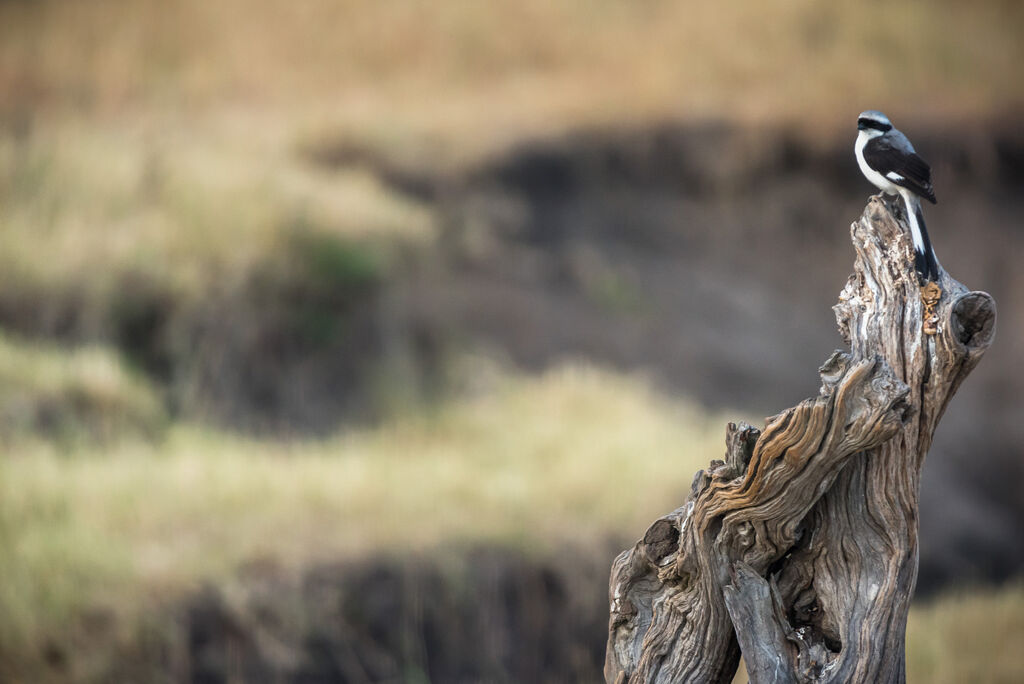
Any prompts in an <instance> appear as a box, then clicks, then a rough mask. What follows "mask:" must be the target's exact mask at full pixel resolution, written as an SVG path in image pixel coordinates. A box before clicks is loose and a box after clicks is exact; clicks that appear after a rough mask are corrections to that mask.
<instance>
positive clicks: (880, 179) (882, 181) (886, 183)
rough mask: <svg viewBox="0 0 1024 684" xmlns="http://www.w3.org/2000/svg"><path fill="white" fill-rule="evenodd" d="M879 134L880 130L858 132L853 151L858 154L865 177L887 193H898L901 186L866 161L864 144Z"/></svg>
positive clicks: (858, 160)
mask: <svg viewBox="0 0 1024 684" xmlns="http://www.w3.org/2000/svg"><path fill="white" fill-rule="evenodd" d="M877 135H881V133H880V132H879V131H871V132H869V131H860V132H859V133H858V134H857V142H855V143H854V145H853V152H854V154H856V155H857V165H858V166H860V171H861V173H863V174H864V177H865V178H867V179H868V180H869V181H871V182H872V183H874V184H875V187H877V188H878V189H879V190H881V191H882V192H884V193H886V194H889V195H896V194H898V193H899V191H900V186H898V185H896V184H895V183H893V182H892V181H890V180H889V179H888V178H886V177H885V176H883V175H882V174H880V173H879V172H878V171H875V170H874V169H873V168H871V167H870V166H868V163H867V162H866V161H864V146H865V145H867V144H868V141H869V140H871V139H872V138H874V137H875V136H877Z"/></svg>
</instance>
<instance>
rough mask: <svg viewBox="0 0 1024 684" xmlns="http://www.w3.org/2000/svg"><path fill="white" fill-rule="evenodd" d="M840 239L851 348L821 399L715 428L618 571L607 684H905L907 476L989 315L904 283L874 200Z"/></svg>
mask: <svg viewBox="0 0 1024 684" xmlns="http://www.w3.org/2000/svg"><path fill="white" fill-rule="evenodd" d="M851 236H852V239H853V245H854V248H855V250H856V252H857V258H856V262H855V264H854V273H853V275H852V276H850V279H849V281H848V282H847V284H846V287H845V288H843V291H842V292H841V293H840V295H839V303H838V304H837V305H836V306H835V307H834V310H835V313H836V319H837V322H838V324H839V330H840V332H841V334H842V335H843V337H844V339H845V340H846V342H847V344H849V345H850V350H849V352H835V353H834V354H833V355H832V356H831V357H830V358H829V359H828V360H827V361H826V362H825V364H824V365H823V366H822V367H821V368H820V369H819V373H820V375H821V381H822V386H821V391H820V393H819V396H818V397H815V398H813V399H808V400H806V401H804V402H802V403H801V404H799V405H798V406H796V407H794V408H791V409H788V410H787V411H784V412H783V413H780V414H779V415H777V416H775V417H773V418H769V419H768V420H767V425H766V427H765V429H764V431H763V432H761V431H759V430H757V429H756V428H753V427H751V426H749V425H743V424H741V425H733V424H730V425H729V426H728V428H727V433H726V456H725V460H722V461H712V462H711V465H710V466H709V467H708V469H706V470H702V471H699V472H698V473H697V474H696V476H695V477H694V481H693V486H692V488H691V492H690V496H689V499H688V500H687V502H686V503H685V504H684V505H683V506H682V507H680V508H679V509H677V510H675V511H673V512H672V513H670V514H668V515H666V516H664V517H662V518H660V519H658V520H656V521H655V522H654V523H653V524H652V525H651V526H650V527H649V528H648V530H647V532H646V534H645V535H644V537H643V538H642V539H641V540H639V541H638V542H637V543H636V545H634V546H633V548H631V549H628V550H626V551H624V552H623V553H622V554H620V555H619V556H618V558H616V559H615V561H614V563H613V565H612V572H611V579H610V582H609V602H610V613H611V615H610V620H609V628H608V632H609V634H608V647H607V652H606V658H605V678H606V680H607V681H608V682H609V683H612V682H615V683H621V682H627V681H628V682H730V681H731V680H732V678H733V676H734V674H735V671H736V668H737V664H738V661H739V658H740V653H741V650H742V654H743V656H744V657H745V661H746V664H747V671H748V674H749V676H750V679H751V681H752V682H753V683H754V684H759V683H760V682H787V683H788V682H793V683H795V682H872V683H875V682H903V681H904V679H905V667H904V634H905V628H906V619H907V611H908V609H909V602H910V597H911V595H912V593H913V589H914V583H915V581H916V578H917V527H918V518H917V510H918V485H919V482H920V474H921V467H922V465H923V462H924V457H925V454H926V453H927V451H928V447H929V446H930V444H931V440H932V434H933V432H934V430H935V428H936V426H937V425H938V421H939V419H940V418H941V416H942V413H943V411H944V410H945V408H946V406H947V404H948V403H949V400H950V399H951V398H952V396H953V394H954V393H955V392H956V390H957V388H958V387H959V386H960V383H961V382H963V380H964V378H966V377H967V375H968V374H969V373H970V372H971V370H972V369H973V368H974V366H975V365H977V363H978V361H979V360H980V359H981V356H982V355H983V354H984V352H985V350H986V349H987V348H988V347H989V345H990V344H991V342H992V337H993V334H994V332H995V303H994V302H993V300H992V298H991V297H990V296H989V295H988V294H986V293H984V292H970V291H968V290H967V288H965V287H964V286H963V285H961V284H960V283H958V282H957V281H955V280H953V279H952V278H951V277H950V276H949V275H948V274H947V273H946V272H945V271H944V270H942V269H941V268H940V278H939V282H938V285H939V289H940V292H936V291H935V290H934V288H930V289H929V290H928V291H922V290H921V289H920V288H919V286H918V282H917V278H916V275H915V273H914V266H913V253H912V248H911V242H910V234H909V228H908V227H907V224H906V217H905V216H904V215H903V213H902V209H901V206H900V204H899V203H898V202H889V201H888V200H886V199H884V198H882V197H874V198H872V199H871V200H870V202H869V203H868V206H867V207H866V209H865V210H864V213H863V215H862V216H861V217H860V219H859V220H858V221H857V222H856V223H854V224H853V226H852V229H851ZM936 297H937V299H936Z"/></svg>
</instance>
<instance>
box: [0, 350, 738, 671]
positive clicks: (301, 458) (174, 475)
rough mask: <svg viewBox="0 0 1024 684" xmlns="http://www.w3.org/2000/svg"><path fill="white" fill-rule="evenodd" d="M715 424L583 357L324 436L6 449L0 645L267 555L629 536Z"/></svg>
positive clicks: (710, 443)
mask: <svg viewBox="0 0 1024 684" xmlns="http://www.w3.org/2000/svg"><path fill="white" fill-rule="evenodd" d="M478 375H479V374H478ZM722 435H723V426H722V421H720V420H717V419H716V420H709V419H708V418H707V417H706V416H705V415H703V414H702V413H700V412H699V411H697V410H695V409H694V408H692V407H690V406H687V405H683V404H677V403H672V402H668V401H665V400H664V399H659V398H657V397H656V396H655V395H653V394H652V393H651V392H650V390H649V389H648V388H647V385H646V383H645V382H643V381H642V380H641V379H639V378H635V377H623V376H618V375H612V374H608V373H604V372H599V371H596V370H593V369H588V368H585V367H577V366H571V367H567V368H563V369H561V370H558V371H553V372H551V373H549V374H547V375H545V376H544V377H542V378H540V379H538V380H530V381H528V380H512V379H508V378H501V379H496V380H495V381H494V385H493V386H492V387H491V389H489V390H488V391H486V392H485V393H484V394H482V395H481V396H479V397H477V398H475V399H467V400H464V401H461V402H458V403H456V404H453V405H450V406H447V407H445V408H442V409H440V410H438V411H437V412H436V413H435V414H433V415H430V416H425V417H424V416H420V417H411V418H408V419H405V420H396V421H395V422H393V423H391V424H388V425H385V426H383V427H381V428H379V429H375V430H371V431H366V432H361V433H355V434H351V435H347V436H344V437H339V438H337V439H333V440H328V441H323V442H308V443H301V444H289V445H275V444H272V443H268V442H254V441H252V440H245V439H237V438H230V437H227V436H224V435H220V434H214V433H211V432H208V431H199V430H193V429H188V428H178V429H174V430H173V431H172V432H171V433H170V435H169V436H168V438H167V439H166V440H165V441H163V442H161V443H159V444H157V445H149V444H146V443H140V442H128V441H126V442H121V443H118V444H116V445H114V446H112V447H111V448H108V449H106V450H105V451H104V452H102V453H99V452H97V453H90V451H89V450H84V451H80V452H76V453H66V452H53V451H51V450H49V449H48V448H47V447H46V446H45V445H40V444H39V443H35V444H31V445H26V446H25V447H23V448H22V449H19V450H12V453H9V454H8V455H7V456H6V457H5V458H4V459H3V460H0V576H3V577H4V582H3V583H0V644H3V649H2V650H3V652H4V653H6V654H7V656H8V657H28V658H30V659H31V658H32V657H34V656H32V654H35V653H38V652H39V649H38V648H37V647H36V646H35V645H37V644H40V643H45V637H46V635H47V634H52V633H54V632H55V631H56V632H58V633H59V632H60V630H62V629H67V627H68V626H69V625H74V624H76V623H75V616H78V615H81V614H83V612H85V613H87V612H88V611H90V610H93V609H96V608H99V609H102V610H106V611H110V612H113V613H114V614H117V615H122V617H127V618H128V623H129V624H130V623H131V620H132V619H133V618H132V617H131V616H132V615H133V614H135V615H138V614H139V613H143V612H145V611H147V610H148V609H150V608H152V607H153V606H154V605H155V604H157V603H159V602H160V601H161V600H166V599H171V598H173V597H174V596H177V595H179V594H180V593H181V592H183V591H187V590H189V589H193V588H195V587H196V586H198V585H199V583H201V582H203V581H207V580H213V581H225V580H227V579H228V578H229V577H231V576H232V574H233V573H234V572H236V571H237V570H238V568H239V566H240V565H242V564H244V563H247V562H251V561H256V560H259V561H270V562H274V563H276V564H278V565H280V566H281V567H284V568H298V567H301V566H302V565H304V564H306V563H309V562H311V561H314V560H327V559H334V558H337V557H343V556H345V555H350V554H358V553H362V552H372V551H379V550H384V549H388V548H394V547H398V546H401V547H403V548H414V549H426V548H431V547H434V546H436V545H438V544H440V543H449V542H456V543H457V542H472V541H497V542H502V543H509V544H512V545H515V546H519V547H524V548H543V547H544V546H545V545H547V544H552V543H557V541H558V540H560V539H561V540H565V539H572V540H573V541H574V542H577V543H587V542H589V541H594V542H597V541H600V540H602V539H604V538H606V535H608V534H609V533H621V534H624V535H629V536H632V535H635V534H637V533H638V532H639V531H641V529H642V527H643V525H644V524H645V523H647V522H649V521H650V519H652V518H653V517H655V516H657V515H659V514H661V513H664V512H666V511H667V510H671V508H672V507H673V506H674V505H675V504H677V503H678V502H680V501H681V500H682V499H683V498H684V497H685V495H686V491H687V490H688V487H689V483H690V480H691V478H692V476H693V473H694V471H695V470H696V469H697V468H698V467H699V466H700V465H701V464H702V463H703V462H704V461H706V460H707V459H709V458H710V457H713V456H717V455H718V453H719V452H720V451H721V450H722V444H721V442H722ZM641 482H643V483H645V487H643V488H641V487H640V486H639V485H640V483H641ZM651 483H654V485H653V489H652V487H651ZM641 491H643V494H642V495H641V494H639V492H641ZM12 654H14V655H12ZM0 660H3V658H2V657H0Z"/></svg>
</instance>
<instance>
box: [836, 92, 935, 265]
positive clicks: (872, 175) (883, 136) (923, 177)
mask: <svg viewBox="0 0 1024 684" xmlns="http://www.w3.org/2000/svg"><path fill="white" fill-rule="evenodd" d="M857 130H858V131H859V132H858V133H857V142H856V143H855V144H854V146H853V150H854V153H855V154H856V155H857V164H859V165H860V170H861V171H862V172H863V173H864V176H865V177H866V178H867V179H868V180H869V181H871V182H872V183H874V184H875V185H876V186H878V189H879V190H881V191H882V192H884V193H886V194H888V195H895V194H899V195H901V196H902V197H903V202H904V203H905V204H906V208H907V221H908V222H909V223H910V232H911V237H912V238H913V239H914V268H915V269H917V273H918V276H919V279H920V280H921V281H922V282H924V281H933V282H934V281H937V280H938V279H939V265H938V264H937V263H936V261H935V252H933V251H932V243H931V240H929V239H928V229H927V228H925V225H924V215H923V214H922V213H921V198H922V197H923V198H925V199H926V200H928V201H929V202H931V203H932V204H935V192H934V191H933V190H932V170H931V167H929V166H928V162H926V161H925V160H923V159H921V158H920V157H919V156H917V153H916V152H914V146H913V145H911V144H910V141H909V140H907V136H905V135H903V134H902V133H901V132H900V131H898V130H897V129H895V128H893V127H892V124H891V123H890V122H889V118H888V117H887V116H886V115H885V114H883V113H882V112H877V111H875V110H873V109H869V110H868V111H866V112H861V113H860V116H858V117H857Z"/></svg>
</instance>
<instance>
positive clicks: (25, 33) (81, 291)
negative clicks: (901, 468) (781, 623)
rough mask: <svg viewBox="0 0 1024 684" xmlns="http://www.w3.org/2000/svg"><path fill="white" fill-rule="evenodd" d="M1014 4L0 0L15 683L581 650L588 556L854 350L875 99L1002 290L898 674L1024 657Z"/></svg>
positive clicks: (595, 576) (462, 664)
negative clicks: (841, 313)
mask: <svg viewBox="0 0 1024 684" xmlns="http://www.w3.org/2000/svg"><path fill="white" fill-rule="evenodd" d="M1022 35H1024V5H1022V4H1021V3H1019V2H1016V1H1015V0H984V1H980V2H974V3H963V2H955V1H953V0H938V1H935V2H924V1H919V2H895V1H889V2H864V3H820V2H813V1H812V0H762V1H761V2H758V3H696V2H663V1H660V0H643V1H641V2H632V3H617V2H609V1H607V0H597V1H595V0H515V1H505V0H501V1H494V2H486V3H483V2H469V1H462V0H439V1H435V2H429V3H428V2H423V1H421V0H382V1H378V2H357V1H355V0H306V1H305V2H302V3H287V2H274V1H272V0H247V1H245V2H242V1H241V0H219V1H218V2H201V1H200V0H178V1H177V2H158V1H157V0H89V1H88V2H82V1H78V2H75V1H72V0H34V1H32V0H4V1H3V2H0V577H2V580H0V680H2V681H5V682H49V681H53V682H57V681H82V682H92V681H96V682H101V681H102V682H106V681H138V682H163V681H194V682H228V681H232V682H236V681H275V682H385V681H386V682H478V681H479V682H518V681H524V682H525V681H536V682H565V681H595V680H598V679H599V678H600V668H601V666H602V663H603V651H604V642H605V638H606V621H607V601H606V595H605V594H606V587H607V572H608V568H609V566H610V563H611V560H612V558H613V557H614V555H615V554H616V553H617V552H618V551H619V550H621V549H622V548H625V547H626V546H627V545H629V544H632V543H633V541H634V540H635V539H636V538H637V537H638V536H639V535H641V534H642V533H643V531H644V529H645V528H646V525H647V524H648V523H649V522H651V521H652V520H653V519H654V518H656V517H657V516H659V515H661V514H663V513H666V512H668V511H670V510H672V509H674V508H675V507H677V506H678V505H680V504H681V503H682V502H683V501H684V500H685V497H686V495H687V492H688V491H689V483H690V480H691V478H692V476H693V473H694V471H695V470H696V469H698V468H700V467H702V466H703V465H705V464H706V463H707V462H708V461H709V460H710V459H712V458H718V457H720V456H721V454H722V453H723V451H724V434H725V432H724V428H725V423H726V421H728V420H737V419H746V420H749V421H750V422H753V423H755V424H761V422H762V418H761V417H762V416H766V415H773V414H774V413H777V412H778V411H781V410H782V409H784V408H787V407H789V406H791V405H793V404H795V403H797V402H798V401H800V400H801V399H803V398H805V397H807V396H812V395H813V394H814V393H816V391H817V385H818V378H817V374H816V372H815V369H816V368H817V367H818V365H819V364H820V363H821V362H822V361H823V360H824V359H825V358H827V357H828V356H829V354H830V353H831V351H832V350H833V349H834V348H837V347H840V346H842V341H841V339H840V338H839V335H838V334H837V332H836V330H835V322H834V318H833V314H832V311H831V309H830V307H831V306H832V305H833V304H834V303H835V299H836V296H837V294H838V292H839V290H840V289H841V288H842V286H843V285H844V283H845V282H846V278H847V276H848V274H849V273H850V272H851V270H852V261H853V256H854V254H853V249H852V247H851V245H850V241H849V226H850V223H851V222H852V221H854V220H855V219H856V218H857V217H858V216H859V214H860V212H861V210H862V208H863V206H864V205H865V203H866V200H867V198H868V197H869V196H870V195H871V194H872V193H873V187H872V186H870V185H869V184H868V183H867V181H865V180H864V179H863V178H862V177H861V175H860V173H859V171H858V169H857V166H856V163H855V161H854V157H853V151H852V145H853V140H854V137H855V135H856V130H855V120H856V116H857V114H858V113H859V112H860V111H861V110H864V109H868V108H876V109H881V110H883V111H885V112H886V113H887V114H888V115H889V116H890V118H892V119H893V121H894V122H895V124H896V125H897V126H898V127H899V128H901V129H902V130H904V131H905V132H907V133H908V135H909V136H910V138H911V139H912V140H913V141H914V143H915V145H916V146H917V148H918V151H919V152H920V153H921V155H922V156H923V157H924V158H925V159H927V160H928V161H929V162H931V164H932V166H933V169H934V179H935V187H936V192H937V194H938V197H939V204H938V205H937V206H935V207H928V208H927V209H926V211H927V214H928V225H929V231H930V232H931V236H932V240H933V242H934V244H935V246H936V251H937V254H938V257H939V259H940V261H941V262H942V263H943V265H944V267H945V268H946V269H948V270H949V271H950V272H951V273H952V274H953V276H954V277H956V278H958V279H959V280H961V281H963V282H964V283H965V284H967V285H968V286H969V287H972V288H976V289H983V290H986V291H988V292H990V293H992V294H993V295H994V297H995V299H996V301H997V302H998V305H999V332H998V335H997V338H996V341H995V344H994V346H993V347H992V349H991V350H990V351H989V353H988V355H987V357H986V358H985V359H984V360H983V362H982V363H981V365H980V367H979V368H978V369H977V370H976V371H975V372H974V374H973V375H972V376H971V377H970V379H969V380H968V381H967V382H966V383H965V385H964V387H963V388H962V389H961V390H960V393H959V395H958V396H957V398H956V399H955V400H954V401H953V403H952V404H951V406H950V408H949V410H948V413H947V415H946V417H945V418H944V421H943V423H942V425H941V426H940V429H939V431H938V433H937V434H936V438H935V443H934V447H933V448H932V451H931V453H930V455H929V458H928V462H927V464H926V468H925V476H924V482H923V485H922V492H921V496H922V506H921V568H920V577H919V583H918V600H917V603H915V607H914V609H913V611H912V613H911V619H910V627H909V637H908V639H909V644H908V656H907V658H908V669H909V677H910V681H912V682H962V681H976V682H978V681H986V682H1010V681H1019V679H1017V678H1018V677H1019V676H1020V672H1021V671H1022V668H1024V660H1022V659H1021V654H1020V649H1019V645H1020V643H1022V640H1024V584H1022V583H1021V569H1022V567H1024V565H1022V563H1024V496H1022V494H1024V453H1022V447H1021V444H1022V443H1024V422H1022V421H1021V415H1022V411H1024V344H1022V339H1024V273H1022V271H1021V269H1020V266H1019V265H1020V263H1021V259H1022V257H1024V231H1022V228H1021V226H1022V225H1024V193H1022V190H1024V127H1022V124H1021V116H1022V114H1024V77H1022V73H1021V65H1022V64H1024V41H1022V40H1021V36H1022ZM1014 646H1016V647H1017V648H1014Z"/></svg>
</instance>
